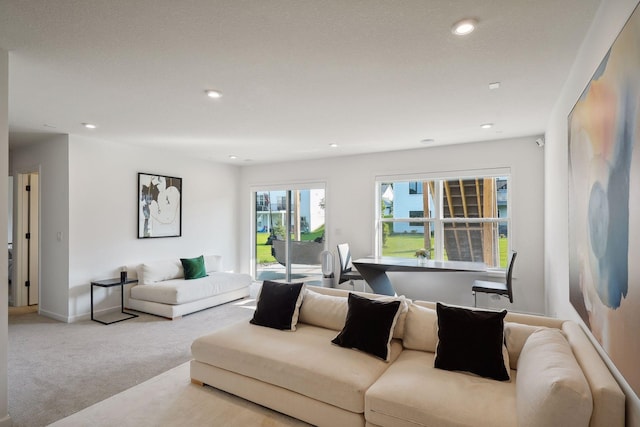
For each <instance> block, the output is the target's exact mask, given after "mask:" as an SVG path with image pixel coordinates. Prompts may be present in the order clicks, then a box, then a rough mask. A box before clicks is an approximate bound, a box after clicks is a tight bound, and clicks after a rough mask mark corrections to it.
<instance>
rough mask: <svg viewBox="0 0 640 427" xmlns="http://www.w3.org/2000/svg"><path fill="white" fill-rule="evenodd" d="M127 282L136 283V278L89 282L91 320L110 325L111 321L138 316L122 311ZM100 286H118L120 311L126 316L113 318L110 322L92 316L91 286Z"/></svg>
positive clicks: (115, 321) (120, 320)
mask: <svg viewBox="0 0 640 427" xmlns="http://www.w3.org/2000/svg"><path fill="white" fill-rule="evenodd" d="M129 283H138V281H137V280H136V279H125V280H124V281H123V280H120V279H105V280H96V281H95V282H91V320H93V321H95V322H100V323H102V324H103V325H110V324H112V323H117V322H122V321H123V320H127V319H133V318H134V317H138V315H137V314H133V313H128V312H126V311H124V285H128V284H129ZM94 286H100V287H101V288H112V287H114V286H120V312H121V313H123V314H126V315H127V316H128V317H125V318H122V319H118V320H114V321H111V322H103V321H102V320H100V319H96V318H94V317H93V287H94Z"/></svg>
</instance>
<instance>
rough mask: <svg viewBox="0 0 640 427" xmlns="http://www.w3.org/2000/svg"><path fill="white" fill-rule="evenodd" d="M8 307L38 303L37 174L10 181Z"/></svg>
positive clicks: (38, 227)
mask: <svg viewBox="0 0 640 427" xmlns="http://www.w3.org/2000/svg"><path fill="white" fill-rule="evenodd" d="M14 181H15V182H14V186H13V192H14V197H13V201H14V203H15V205H14V209H13V213H14V214H15V215H10V218H12V222H13V230H12V236H13V239H12V255H13V256H12V263H11V264H12V266H11V270H12V272H11V273H10V274H11V277H10V279H11V287H10V300H9V301H10V304H11V305H13V306H16V307H25V306H36V305H38V303H39V299H40V255H39V254H40V204H39V200H40V179H39V174H38V173H37V172H30V173H21V174H18V175H17V176H16V177H15V178H14Z"/></svg>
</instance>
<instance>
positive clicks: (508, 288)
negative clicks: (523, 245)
mask: <svg viewBox="0 0 640 427" xmlns="http://www.w3.org/2000/svg"><path fill="white" fill-rule="evenodd" d="M516 255H518V252H516V251H513V252H512V253H511V259H510V260H509V270H508V272H507V281H506V282H505V283H502V282H487V281H484V280H476V281H474V282H473V287H472V288H471V292H473V306H474V307H476V303H477V301H476V292H483V293H485V294H496V295H500V296H505V297H507V298H509V302H510V303H513V287H512V285H511V278H512V275H513V264H515V261H516Z"/></svg>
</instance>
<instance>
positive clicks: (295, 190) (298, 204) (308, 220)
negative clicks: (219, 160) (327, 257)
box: [253, 184, 326, 284]
mask: <svg viewBox="0 0 640 427" xmlns="http://www.w3.org/2000/svg"><path fill="white" fill-rule="evenodd" d="M253 197H254V200H255V211H254V218H255V223H254V235H255V239H254V242H255V245H254V259H255V277H256V280H278V281H288V282H289V281H304V282H307V283H315V284H319V283H321V280H322V271H321V259H320V254H321V253H322V251H323V250H324V249H325V246H326V245H325V238H324V232H325V189H324V185H323V184H322V185H320V184H315V185H310V186H291V187H288V188H286V187H285V188H278V187H275V188H267V189H260V190H256V191H254V192H253Z"/></svg>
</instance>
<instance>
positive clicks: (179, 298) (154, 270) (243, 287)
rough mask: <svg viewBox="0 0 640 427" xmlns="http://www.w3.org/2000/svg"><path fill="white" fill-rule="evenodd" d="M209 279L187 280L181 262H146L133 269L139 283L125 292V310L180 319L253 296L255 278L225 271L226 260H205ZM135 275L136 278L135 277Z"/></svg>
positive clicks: (210, 258) (212, 256)
mask: <svg viewBox="0 0 640 427" xmlns="http://www.w3.org/2000/svg"><path fill="white" fill-rule="evenodd" d="M204 261H205V268H206V271H207V276H206V277H202V278H199V279H192V280H186V279H185V278H184V270H183V268H182V264H181V262H180V259H178V258H175V259H169V260H164V261H153V262H146V263H143V264H140V265H138V266H137V267H136V268H133V269H132V268H130V269H128V270H129V272H130V273H129V274H130V277H134V278H135V277H137V279H138V283H137V284H134V285H132V286H131V285H129V286H127V287H126V289H125V302H124V305H125V308H128V309H132V310H136V311H142V312H144V313H150V314H155V315H156V316H162V317H167V318H169V319H177V318H180V317H182V316H184V315H186V314H189V313H193V312H196V311H200V310H204V309H206V308H210V307H214V306H216V305H220V304H224V303H227V302H230V301H234V300H238V299H241V298H245V297H247V296H249V287H250V285H251V281H252V279H251V276H249V275H248V274H241V273H229V272H224V271H221V270H222V257H221V256H218V255H210V256H205V257H204ZM132 273H133V274H132Z"/></svg>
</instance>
